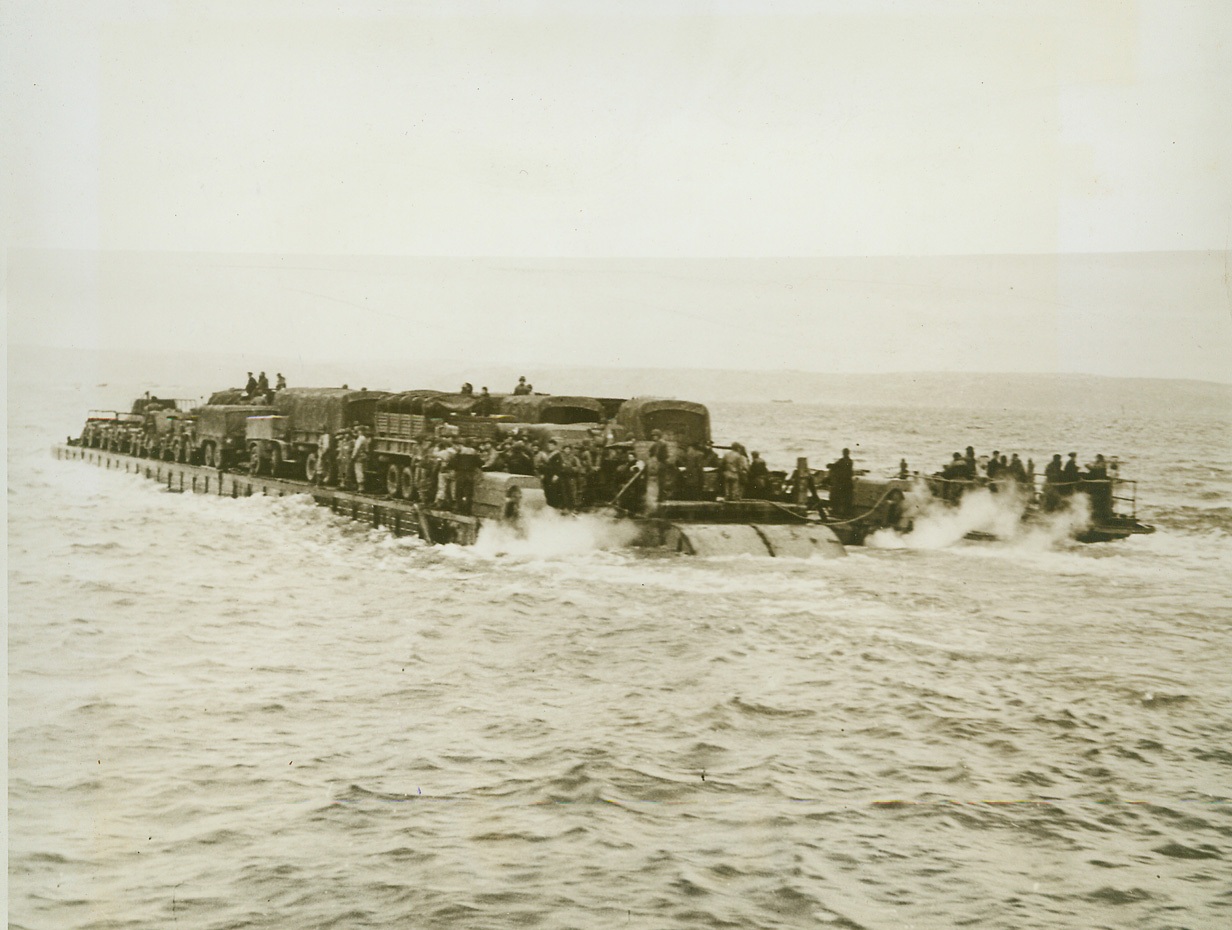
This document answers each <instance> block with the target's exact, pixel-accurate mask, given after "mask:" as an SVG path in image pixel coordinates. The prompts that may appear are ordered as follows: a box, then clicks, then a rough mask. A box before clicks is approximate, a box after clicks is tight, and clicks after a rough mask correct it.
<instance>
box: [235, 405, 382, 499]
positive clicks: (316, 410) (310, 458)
mask: <svg viewBox="0 0 1232 930" xmlns="http://www.w3.org/2000/svg"><path fill="white" fill-rule="evenodd" d="M388 396H389V392H388V391H369V390H359V391H353V390H351V389H350V388H347V387H340V388H285V389H283V390H281V391H279V392H278V395H277V397H276V398H275V399H274V407H273V408H272V409H269V410H267V411H265V412H262V413H259V414H258V413H250V414H249V416H250V419H249V420H248V422H247V426H246V436H245V438H246V441H247V444H248V459H249V462H250V467H251V468H252V470H253V472H254V473H255V474H269V475H273V476H274V477H279V476H281V475H283V474H284V473H292V474H294V475H295V477H298V478H304V479H306V480H309V481H311V480H312V478H313V477H314V476H315V475H316V469H317V443H318V442H319V440H320V438H321V434H322V433H329V434H330V435H331V436H334V435H336V434H337V433H338V432H340V431H341V430H344V429H347V428H349V427H354V426H366V427H368V428H369V429H372V426H373V418H374V416H375V413H376V404H377V401H379V400H381V399H383V398H385V397H388ZM247 409H248V410H250V411H251V410H253V408H251V407H250V408H247Z"/></svg>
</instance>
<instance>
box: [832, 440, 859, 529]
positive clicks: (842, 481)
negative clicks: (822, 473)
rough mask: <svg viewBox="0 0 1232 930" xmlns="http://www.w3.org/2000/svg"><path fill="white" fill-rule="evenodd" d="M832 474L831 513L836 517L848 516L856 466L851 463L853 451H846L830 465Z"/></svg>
mask: <svg viewBox="0 0 1232 930" xmlns="http://www.w3.org/2000/svg"><path fill="white" fill-rule="evenodd" d="M829 472H830V513H831V514H832V515H834V516H840V517H842V516H846V515H847V512H848V511H849V510H850V509H851V498H852V492H853V490H854V488H853V482H854V480H855V466H854V464H853V463H852V461H851V450H850V449H844V450H843V454H842V456H841V457H840V458H839V459H838V460H837V461H834V462H831V463H830V465H829Z"/></svg>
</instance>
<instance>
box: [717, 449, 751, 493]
mask: <svg viewBox="0 0 1232 930" xmlns="http://www.w3.org/2000/svg"><path fill="white" fill-rule="evenodd" d="M748 472H749V460H748V459H747V458H745V457H744V446H742V445H740V443H738V442H733V443H732V444H731V448H730V449H729V450H728V451H727V454H726V455H724V456H723V497H724V499H725V500H729V501H738V500H740V499H741V498H742V497H743V496H744V479H745V477H746V476H747V475H748Z"/></svg>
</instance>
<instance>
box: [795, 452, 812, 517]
mask: <svg viewBox="0 0 1232 930" xmlns="http://www.w3.org/2000/svg"><path fill="white" fill-rule="evenodd" d="M808 473H809V470H808V459H807V458H805V457H804V456H800V457H799V458H798V459H796V503H797V504H799V505H800V506H802V507H806V506H808Z"/></svg>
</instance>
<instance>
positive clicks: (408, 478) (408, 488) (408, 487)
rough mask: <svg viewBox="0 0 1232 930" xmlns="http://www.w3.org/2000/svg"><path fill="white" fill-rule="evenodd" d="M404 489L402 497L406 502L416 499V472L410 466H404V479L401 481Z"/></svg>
mask: <svg viewBox="0 0 1232 930" xmlns="http://www.w3.org/2000/svg"><path fill="white" fill-rule="evenodd" d="M399 484H400V486H401V488H402V497H403V499H404V500H408V501H409V500H414V499H415V472H414V471H413V470H412V468H411V466H410V465H403V466H402V478H401V479H400V481H399Z"/></svg>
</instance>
